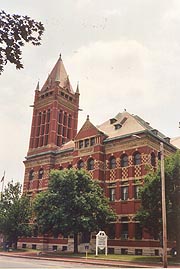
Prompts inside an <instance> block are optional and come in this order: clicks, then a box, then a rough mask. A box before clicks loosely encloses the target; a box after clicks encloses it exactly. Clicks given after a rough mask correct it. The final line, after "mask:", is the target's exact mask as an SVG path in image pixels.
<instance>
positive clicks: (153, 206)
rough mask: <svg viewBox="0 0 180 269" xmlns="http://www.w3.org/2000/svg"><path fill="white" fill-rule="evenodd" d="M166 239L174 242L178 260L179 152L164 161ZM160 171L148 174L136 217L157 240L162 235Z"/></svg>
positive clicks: (179, 255) (179, 230)
mask: <svg viewBox="0 0 180 269" xmlns="http://www.w3.org/2000/svg"><path fill="white" fill-rule="evenodd" d="M165 186H166V212H167V224H168V225H167V227H168V239H169V240H175V241H176V247H177V255H178V258H180V229H179V227H180V151H177V152H176V153H175V154H173V155H171V156H169V157H167V158H166V159H165ZM161 209H162V205H161V171H160V167H159V168H158V169H157V171H155V172H150V173H149V174H148V175H147V176H146V178H145V184H144V186H143V187H142V189H141V208H140V210H139V211H138V213H137V215H136V219H138V220H139V221H140V223H141V225H142V227H144V228H145V229H147V230H148V232H149V233H150V234H151V235H152V236H154V237H155V238H158V237H159V235H160V234H162V212H161Z"/></svg>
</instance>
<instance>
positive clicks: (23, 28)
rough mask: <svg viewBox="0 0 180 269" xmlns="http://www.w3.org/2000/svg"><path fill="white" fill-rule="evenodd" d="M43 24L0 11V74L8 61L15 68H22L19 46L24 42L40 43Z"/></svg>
mask: <svg viewBox="0 0 180 269" xmlns="http://www.w3.org/2000/svg"><path fill="white" fill-rule="evenodd" d="M43 32H44V26H43V24H42V23H41V22H36V21H34V20H33V19H31V18H30V17H28V16H20V15H16V14H13V15H10V14H7V13H6V12H5V11H3V10H1V11H0V74H1V73H2V72H3V70H4V66H5V65H6V64H7V62H8V61H9V62H10V63H13V64H15V65H16V68H17V69H21V68H23V64H22V62H21V59H22V58H21V55H22V50H21V47H23V46H24V44H25V42H26V43H31V44H32V45H35V46H38V45H40V44H41V43H40V41H41V37H42V34H43Z"/></svg>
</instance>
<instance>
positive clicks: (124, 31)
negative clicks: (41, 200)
mask: <svg viewBox="0 0 180 269" xmlns="http://www.w3.org/2000/svg"><path fill="white" fill-rule="evenodd" d="M0 6H1V9H2V10H4V11H6V12H7V13H11V14H19V15H28V16H30V17H31V18H33V19H34V20H36V21H41V22H42V23H43V24H44V27H45V33H44V35H43V38H42V44H41V46H39V47H34V46H32V45H29V44H26V45H25V47H24V48H23V54H22V61H23V64H24V69H23V70H16V68H15V66H14V65H11V64H8V65H6V67H5V70H4V72H3V74H2V75H1V76H0V108H1V113H0V126H1V132H0V149H1V154H0V177H1V175H2V176H3V173H4V170H5V171H6V175H5V180H6V182H8V181H10V180H13V181H15V182H16V181H20V182H21V183H22V182H23V178H24V164H23V161H24V160H25V156H26V154H27V151H28V146H29V137H30V128H31V120H32V108H31V107H30V105H32V104H33V100H34V91H35V88H36V85H37V82H38V81H39V82H40V87H41V86H43V84H44V82H45V80H46V78H47V76H48V74H49V73H50V71H51V70H52V68H53V67H54V65H55V63H56V61H57V60H58V58H59V55H60V53H61V55H62V59H63V62H64V65H65V68H66V71H67V73H68V74H69V78H70V81H71V84H72V86H73V89H74V90H75V89H76V85H77V82H79V89H80V108H81V109H83V111H81V112H80V113H79V128H80V127H81V126H82V124H83V123H84V121H85V120H86V117H87V115H89V116H90V120H91V122H92V123H93V124H94V125H99V124H101V123H103V122H104V121H106V120H107V119H109V118H112V117H114V116H115V115H116V114H118V113H119V112H122V111H123V110H124V109H126V110H127V111H128V112H129V113H131V114H135V115H138V116H140V117H141V118H143V119H144V120H145V121H147V122H149V123H150V124H151V126H152V127H154V128H156V129H158V130H159V131H161V132H163V133H164V134H165V135H166V136H168V137H177V136H180V129H179V121H180V116H179V107H180V75H179V74H180V1H179V0H171V1H169V0H111V1H109V0H51V1H44V0H36V1H33V0H31V1H29V0H13V1H7V0H0Z"/></svg>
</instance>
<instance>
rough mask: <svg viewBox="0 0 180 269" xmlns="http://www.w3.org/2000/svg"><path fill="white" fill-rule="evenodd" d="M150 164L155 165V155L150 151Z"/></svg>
mask: <svg viewBox="0 0 180 269" xmlns="http://www.w3.org/2000/svg"><path fill="white" fill-rule="evenodd" d="M151 165H152V166H156V156H155V154H154V152H152V153H151Z"/></svg>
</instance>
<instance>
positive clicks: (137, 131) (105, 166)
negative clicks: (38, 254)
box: [20, 57, 175, 255]
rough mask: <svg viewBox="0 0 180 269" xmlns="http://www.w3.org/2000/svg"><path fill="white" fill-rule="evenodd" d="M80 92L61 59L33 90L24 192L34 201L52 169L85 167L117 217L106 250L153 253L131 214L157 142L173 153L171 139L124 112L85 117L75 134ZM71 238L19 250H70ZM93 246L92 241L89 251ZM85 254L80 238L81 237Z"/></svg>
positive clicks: (28, 242)
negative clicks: (100, 119)
mask: <svg viewBox="0 0 180 269" xmlns="http://www.w3.org/2000/svg"><path fill="white" fill-rule="evenodd" d="M78 110H79V89H78V86H77V89H76V92H74V91H73V89H72V87H71V84H70V81H69V78H68V75H67V73H66V70H65V68H64V65H63V62H62V59H61V57H60V58H59V59H58V61H57V63H56V65H55V66H54V68H53V70H52V72H51V73H50V75H49V76H48V79H47V80H46V82H45V84H44V86H43V87H42V88H41V90H40V88H39V83H38V85H37V89H36V90H35V98H34V108H33V119H32V127H31V137H30V144H29V150H28V153H27V157H26V160H25V161H24V164H25V177H24V192H26V193H27V194H28V195H29V196H32V197H34V195H36V193H38V192H40V191H43V190H45V189H46V188H47V187H48V180H49V172H50V170H51V169H69V168H71V167H74V168H82V167H83V168H85V169H87V170H88V171H89V172H90V174H91V175H92V178H93V179H95V180H96V179H98V181H99V182H100V185H101V186H102V188H103V189H104V192H105V195H106V196H107V197H109V199H110V204H111V206H112V207H113V208H114V209H115V211H116V213H117V216H118V217H117V221H116V222H115V223H112V224H111V225H110V227H108V247H109V251H110V252H114V253H136V254H142V253H143V254H151V255H152V254H155V253H156V254H157V253H158V250H159V248H160V245H159V241H158V240H155V239H154V238H151V237H150V236H149V235H148V234H147V233H145V232H144V231H142V230H141V229H140V227H139V223H138V222H136V221H135V219H134V216H135V214H136V211H137V209H138V208H139V206H140V199H139V196H138V193H139V188H140V186H141V185H142V184H143V179H144V175H145V174H146V173H147V167H150V168H152V169H155V167H156V166H157V162H158V158H157V155H158V151H159V144H160V142H163V143H164V148H165V154H170V153H172V152H174V151H175V147H174V146H173V145H172V144H170V139H169V138H168V137H165V136H164V135H163V134H162V133H160V132H159V131H158V130H156V129H153V128H152V127H151V126H150V125H149V123H148V122H145V121H144V120H143V119H141V118H140V117H138V116H136V115H132V114H129V113H128V112H127V111H123V112H122V113H118V114H117V115H116V116H114V117H112V118H111V119H108V120H107V121H106V122H104V123H102V124H101V125H99V126H96V127H95V126H94V125H93V124H92V123H91V121H90V119H89V116H87V119H86V121H85V123H84V125H83V126H82V128H81V129H80V130H79V132H77V122H78ZM72 241H73V239H72V238H71V237H69V238H68V239H67V238H63V237H61V236H59V237H58V238H53V237H47V238H42V237H31V238H26V239H21V240H20V245H23V247H32V248H41V247H42V244H46V246H48V248H49V249H63V250H65V249H68V250H69V249H71V245H72ZM94 243H95V240H94V236H93V235H92V237H91V248H93V244H94ZM79 244H80V250H81V249H82V250H84V246H83V236H80V238H79Z"/></svg>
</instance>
